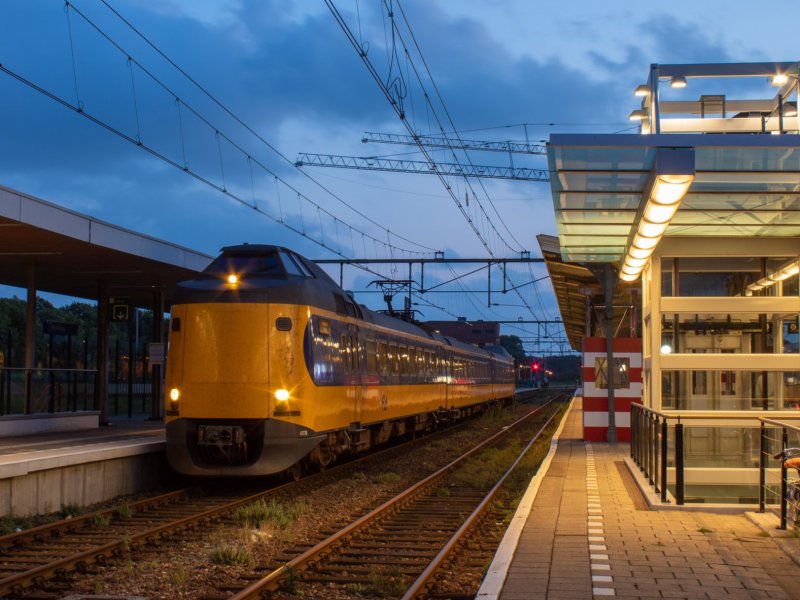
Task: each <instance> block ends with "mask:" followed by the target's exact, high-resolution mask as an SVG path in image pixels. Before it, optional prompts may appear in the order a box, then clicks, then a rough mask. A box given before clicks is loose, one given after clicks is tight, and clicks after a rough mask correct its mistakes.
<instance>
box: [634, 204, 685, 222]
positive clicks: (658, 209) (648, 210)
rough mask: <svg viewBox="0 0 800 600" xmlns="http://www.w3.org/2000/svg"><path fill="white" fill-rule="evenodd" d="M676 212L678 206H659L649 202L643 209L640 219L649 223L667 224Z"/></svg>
mask: <svg viewBox="0 0 800 600" xmlns="http://www.w3.org/2000/svg"><path fill="white" fill-rule="evenodd" d="M677 210H678V204H677V203H675V204H659V203H658V202H653V201H650V202H648V203H647V206H645V208H644V214H643V215H642V218H643V219H644V220H645V221H648V222H650V223H669V222H670V221H671V220H672V217H674V216H675V213H676V212H677Z"/></svg>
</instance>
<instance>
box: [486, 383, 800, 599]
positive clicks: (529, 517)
mask: <svg viewBox="0 0 800 600" xmlns="http://www.w3.org/2000/svg"><path fill="white" fill-rule="evenodd" d="M581 422H582V414H581V399H580V398H576V399H575V400H574V401H573V405H572V407H571V408H570V411H569V412H568V414H567V416H566V418H565V420H564V423H563V424H562V427H561V428H560V429H559V433H558V434H557V436H558V441H557V442H554V444H553V445H552V446H551V451H550V453H549V454H548V457H547V458H546V460H545V463H544V464H543V465H542V467H541V468H540V470H539V472H538V473H537V474H536V476H535V477H534V479H533V480H532V481H531V484H530V486H529V489H528V493H527V494H526V495H525V498H524V499H523V503H521V504H520V507H519V509H518V511H517V514H516V515H515V516H514V519H513V521H512V527H510V528H509V531H508V532H507V534H506V537H505V538H504V540H503V542H502V544H501V547H500V549H499V550H498V552H497V554H496V556H495V560H494V562H493V563H492V565H491V566H490V568H489V571H488V574H487V577H486V578H485V580H484V582H483V585H482V586H481V589H480V591H479V592H478V595H477V598H479V599H480V600H514V599H517V598H526V599H533V598H543V599H555V598H566V597H570V598H597V597H599V596H614V597H617V598H631V599H634V598H635V599H639V600H643V599H646V598H685V599H694V598H728V599H730V598H776V599H778V598H797V599H800V586H798V585H797V582H798V581H800V566H798V564H796V563H795V562H794V560H792V558H791V557H790V554H795V555H800V552H798V551H800V540H797V538H794V539H792V538H790V537H788V538H781V539H773V538H772V537H771V536H770V535H769V533H768V532H765V531H766V530H765V529H762V528H760V527H759V526H757V525H756V524H755V523H754V522H753V520H752V519H751V518H748V516H747V515H745V514H744V513H742V512H739V513H736V514H727V513H723V512H704V511H701V510H697V509H695V510H692V511H683V510H669V511H665V510H651V508H650V506H649V505H648V503H647V501H646V499H645V498H644V496H642V495H641V492H640V491H639V490H638V488H637V487H636V486H635V485H632V482H631V481H630V480H626V479H627V478H630V477H631V476H630V473H629V472H628V468H627V466H626V465H625V458H626V456H627V455H628V454H629V448H628V445H627V444H605V443H597V442H595V443H585V442H584V441H583V439H582V430H581ZM626 474H627V475H626ZM761 520H762V521H764V522H765V523H770V521H769V519H768V518H761ZM767 528H769V525H767ZM787 544H789V545H788V546H787ZM533 566H536V567H537V568H536V569H535V570H534V569H531V567H533Z"/></svg>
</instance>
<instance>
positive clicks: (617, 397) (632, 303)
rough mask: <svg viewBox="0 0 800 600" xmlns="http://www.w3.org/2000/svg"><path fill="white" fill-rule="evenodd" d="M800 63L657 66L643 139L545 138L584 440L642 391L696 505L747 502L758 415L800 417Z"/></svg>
mask: <svg viewBox="0 0 800 600" xmlns="http://www.w3.org/2000/svg"><path fill="white" fill-rule="evenodd" d="M798 67H800V64H799V63H797V62H784V63H747V64H691V65H652V66H651V68H650V72H649V75H648V77H647V80H646V82H643V83H642V85H640V86H638V87H637V88H636V90H635V94H636V95H637V96H639V97H640V98H641V104H640V106H638V107H636V109H635V110H634V111H633V112H632V113H631V119H635V120H637V121H639V123H640V125H641V130H640V133H637V134H611V135H606V134H602V135H593V134H587V135H581V134H574V135H573V134H569V135H553V136H551V138H550V141H549V144H548V151H547V152H548V161H549V169H550V173H551V188H552V197H553V203H554V208H555V214H556V221H557V225H558V238H557V239H556V238H552V237H550V238H548V237H547V236H540V239H539V242H540V246H541V247H542V252H543V255H544V256H545V259H546V262H547V266H548V269H549V271H550V275H551V278H552V280H553V285H554V288H555V291H556V296H557V298H558V302H559V307H560V310H561V314H562V320H563V321H564V323H565V328H566V330H567V335H568V337H569V339H570V342H571V344H572V346H573V348H574V349H576V350H578V351H581V350H583V351H584V365H583V367H584V393H585V394H587V395H591V394H590V393H589V392H590V390H593V393H595V394H598V395H599V396H600V399H599V400H597V401H595V406H591V405H590V404H591V403H587V407H586V408H587V412H586V417H585V422H584V432H585V437H586V439H602V438H607V439H609V440H610V441H615V440H616V439H619V440H620V441H624V440H625V439H627V435H628V433H629V431H630V430H629V429H628V428H629V427H630V419H629V413H628V410H629V406H630V403H631V401H633V402H639V401H641V402H642V403H643V404H644V406H646V407H648V408H650V409H653V410H655V411H658V412H659V413H661V414H662V415H663V416H664V418H665V419H667V420H668V421H669V423H670V427H671V428H674V425H675V424H677V423H681V424H682V425H683V444H682V446H683V457H682V458H683V460H684V464H683V466H684V472H683V476H684V477H685V490H686V502H687V503H688V502H714V503H750V502H754V501H755V500H754V499H755V498H757V496H758V486H759V480H758V477H759V473H758V468H757V467H758V465H759V459H760V454H761V453H760V450H759V426H760V422H759V417H769V418H771V419H775V420H778V421H781V422H787V423H790V424H791V423H794V424H796V425H800V348H799V344H798V328H799V327H800V275H798V273H799V272H800V125H799V124H798V116H797V102H798ZM609 339H611V340H613V341H612V343H610V344H609V343H608V340H609ZM632 340H636V341H632ZM598 344H599V345H598ZM637 344H640V345H641V354H638V350H636V349H635V348H636V346H637ZM612 346H613V348H612ZM604 349H605V350H607V352H606V353H605V354H604V353H603V350H604ZM632 349H633V350H632ZM612 350H613V352H612ZM609 363H610V364H612V368H611V370H610V375H611V381H613V385H609V384H608V381H609V370H608V369H607V364H609ZM638 382H641V383H638ZM609 389H610V390H611V393H610V394H608V390H609ZM606 394H608V395H610V396H611V399H610V401H609V399H608V398H607V397H605V395H606ZM609 404H610V405H611V407H610V409H609ZM672 431H673V429H670V432H671V433H670V436H669V437H670V440H669V441H670V444H671V445H672V444H674V443H675V440H674V437H673V435H672ZM798 445H800V444H798ZM670 456H672V455H671V454H670ZM668 466H669V475H668V478H667V481H668V485H667V487H669V488H670V491H671V492H674V489H673V488H672V487H671V486H672V485H673V483H674V481H675V479H674V477H675V473H674V470H675V466H676V465H675V464H674V463H672V462H670V464H669V465H668Z"/></svg>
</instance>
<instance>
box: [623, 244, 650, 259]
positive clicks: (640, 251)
mask: <svg viewBox="0 0 800 600" xmlns="http://www.w3.org/2000/svg"><path fill="white" fill-rule="evenodd" d="M652 253H653V250H652V249H645V248H634V247H633V246H631V247H630V249H629V250H628V256H630V257H631V258H638V259H641V258H645V259H646V258H650V255H651V254H652Z"/></svg>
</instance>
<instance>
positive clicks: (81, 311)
mask: <svg viewBox="0 0 800 600" xmlns="http://www.w3.org/2000/svg"><path fill="white" fill-rule="evenodd" d="M26 305H27V302H26V301H25V300H24V299H22V298H19V297H17V296H14V297H13V298H0V352H3V354H4V355H5V366H6V367H22V366H23V362H24V356H25V315H26ZM45 321H59V322H62V323H76V324H77V325H78V334H77V335H76V336H73V338H72V340H71V343H72V352H71V354H72V364H71V365H67V364H65V363H66V356H67V338H66V337H64V336H54V337H53V367H54V368H57V369H58V368H68V367H71V368H78V369H86V368H94V365H95V364H96V360H95V353H96V348H97V306H96V305H95V304H93V303H91V304H90V303H88V302H79V301H75V302H72V303H71V304H67V305H66V306H61V307H56V306H54V305H53V304H52V303H51V302H48V301H47V300H45V299H44V298H40V297H37V298H36V364H37V366H39V367H45V366H47V358H48V344H49V343H50V339H49V338H50V336H48V335H47V334H45V333H44V323H45ZM132 330H133V328H132V327H128V324H127V323H111V324H110V326H109V348H112V349H113V348H115V347H116V345H117V344H119V346H120V347H121V348H126V349H127V347H128V335H129V333H131V332H132ZM162 330H163V331H164V332H166V331H167V330H168V328H167V327H163V328H162ZM152 331H153V313H152V312H151V311H146V310H145V311H141V312H140V315H139V343H140V344H147V343H149V342H151V341H153V340H152V339H151V337H152ZM165 335H166V333H165ZM9 338H10V341H11V353H10V355H9V352H8V349H9ZM84 340H86V347H87V350H88V353H87V358H88V363H89V364H88V365H86V364H84V352H83V347H84V346H83V341H84Z"/></svg>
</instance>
